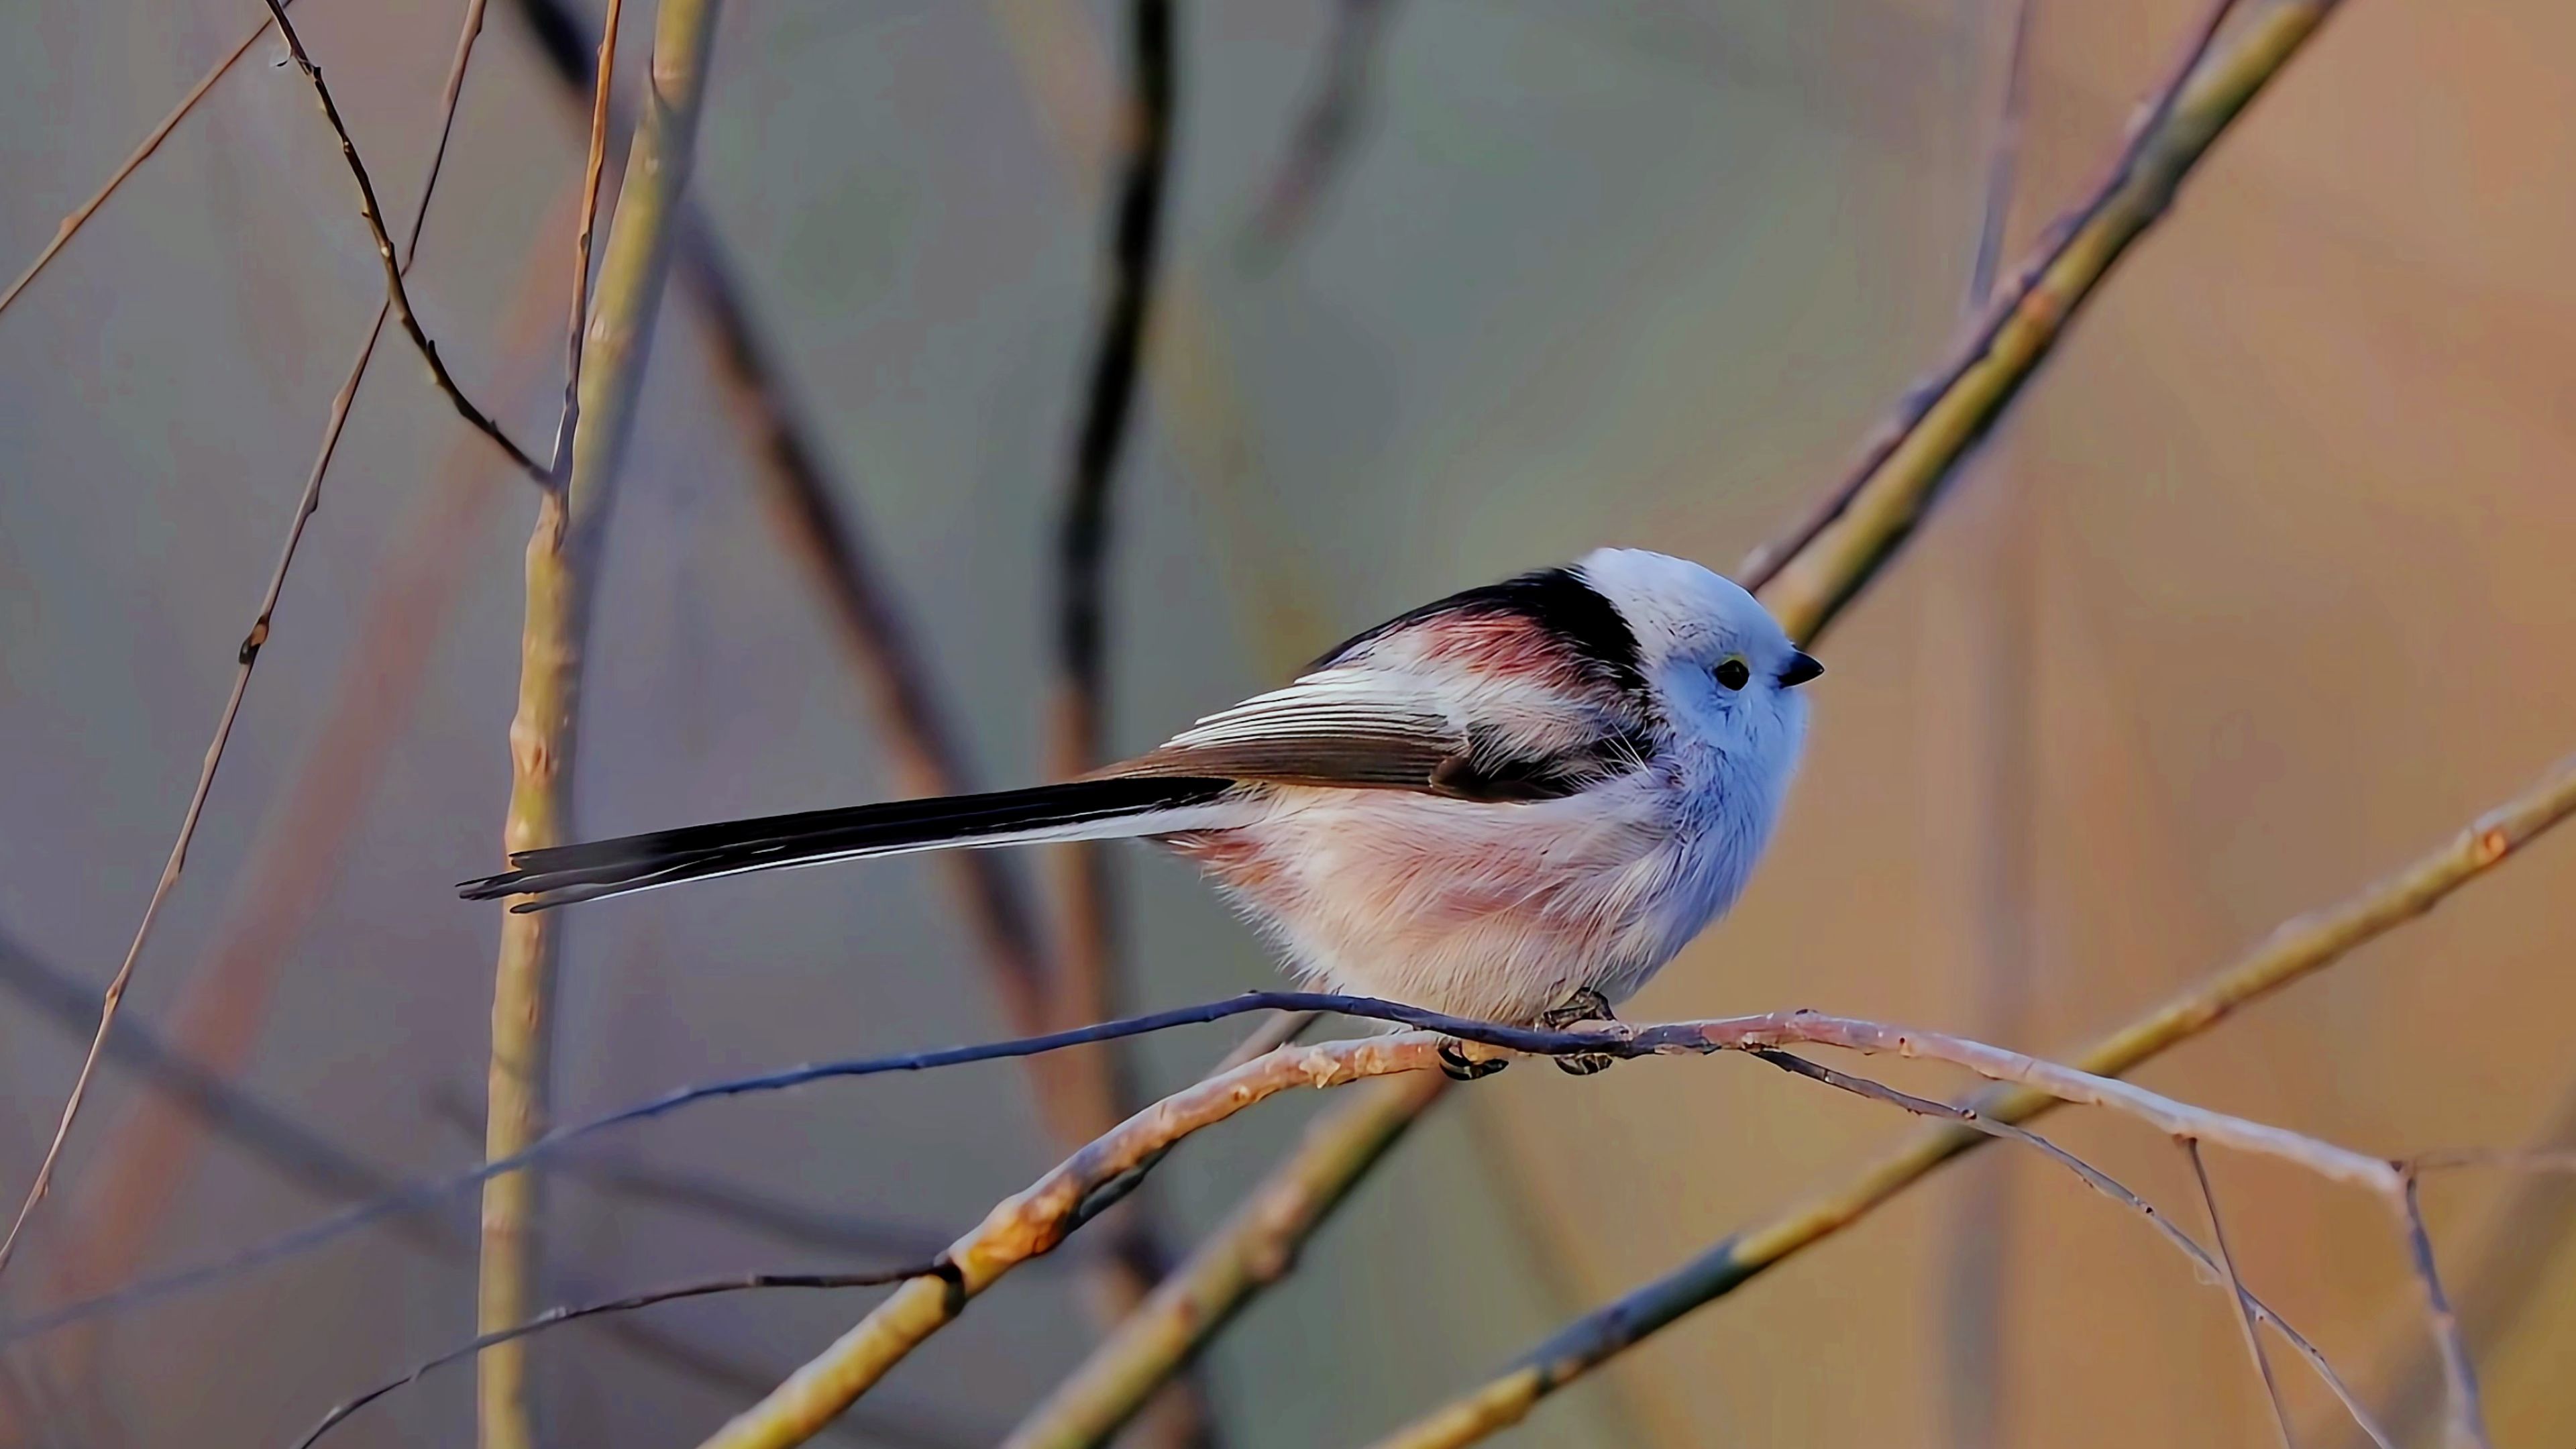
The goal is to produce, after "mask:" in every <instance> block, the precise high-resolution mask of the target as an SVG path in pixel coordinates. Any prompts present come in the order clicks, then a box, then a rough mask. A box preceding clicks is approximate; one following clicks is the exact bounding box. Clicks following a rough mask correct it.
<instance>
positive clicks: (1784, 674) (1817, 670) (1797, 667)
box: [1780, 650, 1825, 689]
mask: <svg viewBox="0 0 2576 1449" xmlns="http://www.w3.org/2000/svg"><path fill="white" fill-rule="evenodd" d="M1824 672H1825V666H1823V665H1821V664H1818V663H1817V662H1816V656H1814V655H1813V654H1809V653H1806V652H1805V651H1803V650H1801V651H1800V652H1798V653H1797V654H1794V655H1792V656H1790V659H1789V667H1788V668H1786V669H1783V670H1781V671H1780V684H1781V686H1782V687H1783V688H1786V689H1795V688H1797V687H1798V686H1799V685H1801V684H1804V683H1806V682H1807V681H1808V680H1810V679H1813V678H1815V677H1816V676H1817V675H1819V674H1822V673H1824Z"/></svg>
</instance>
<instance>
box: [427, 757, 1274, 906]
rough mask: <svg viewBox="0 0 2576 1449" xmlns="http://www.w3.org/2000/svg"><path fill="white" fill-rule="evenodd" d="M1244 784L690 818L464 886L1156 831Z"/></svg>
mask: <svg viewBox="0 0 2576 1449" xmlns="http://www.w3.org/2000/svg"><path fill="white" fill-rule="evenodd" d="M1234 788H1235V782H1234V781H1232V780H1223V779H1198V778H1180V777H1173V778H1156V777H1132V776H1131V777H1111V778H1107V779H1085V780H1071V781H1067V782H1065V783H1063V784H1060V785H1040V786H1037V787H1035V788H1033V789H1027V790H997V791H993V792H991V793H989V794H983V795H950V796H944V797H940V798H937V799H930V800H891V801H887V802H884V803H882V804H876V805H852V806H847V807H844V808H842V809H838V810H809V811H804V812H802V813H799V814H795V815H771V816H766V817H763V818H760V819H756V820H731V821H725V822H722V823H719V824H714V825H691V826H686V827H683V828H681V829H677V830H657V831H654V832H652V833H650V834H646V835H629V836H624V837H622V838H619V839H615V840H593V841H588V842H585V843H583V844H579V845H560V846H550V847H547V848H545V849H541V850H523V851H520V852H518V853H517V854H515V855H512V856H511V857H510V864H511V866H512V869H510V870H508V871H505V872H503V873H502V874H500V875H495V876H486V877H484V878H483V879H481V880H470V881H466V882H465V883H463V884H462V885H459V886H458V887H457V888H456V893H457V894H458V895H460V896H463V897H464V898H465V899H467V900H471V901H483V900H492V899H495V898H498V897H501V896H528V897H531V899H528V900H524V901H520V902H518V903H516V904H515V905H513V906H512V907H511V909H512V910H514V911H536V910H544V909H546V908H547V907H549V906H560V905H567V904H570V903H571V902H573V901H584V900H593V899H596V898H598V897H600V896H612V895H623V894H625V893H626V892H629V891H640V890H650V889H652V888H653V887H655V886H664V885H674V884H677V883H678V882H680V881H684V880H704V879H706V878H707V877H709V876H719V875H734V874H737V873H740V872H743V871H753V870H774V869H780V868H783V867H787V866H799V865H820V864H822V863H824V862H825V861H832V860H853V859H858V858H861V857H865V856H872V855H896V854H900V853H903V852H905V851H915V850H939V849H945V848H949V847H969V846H989V845H1013V844H1022V843H1028V842H1033V841H1040V840H1080V839H1099V838H1103V837H1108V836H1117V835H1150V834H1156V833H1159V832H1161V831H1164V830H1180V829H1187V828H1191V827H1192V826H1198V825H1206V824H1212V823H1214V821H1213V820H1210V819H1206V818H1203V817H1206V816H1208V815H1209V813H1210V812H1209V811H1208V810H1207V808H1206V807H1208V806H1211V805H1214V804H1215V803H1216V802H1217V800H1218V797H1220V796H1222V795H1224V794H1225V793H1226V792H1228V791H1230V790H1232V789H1234Z"/></svg>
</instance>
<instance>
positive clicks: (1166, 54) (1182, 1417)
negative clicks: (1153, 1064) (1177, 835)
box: [1041, 0, 1212, 1449]
mask: <svg viewBox="0 0 2576 1449" xmlns="http://www.w3.org/2000/svg"><path fill="white" fill-rule="evenodd" d="M1174 8H1175V7H1174V5H1173V3H1172V0H1128V4H1127V6H1126V38H1127V57H1126V69H1127V95H1126V98H1125V100H1126V105H1125V111H1124V114H1123V116H1122V117H1121V119H1122V122H1123V124H1122V125H1121V126H1120V128H1119V138H1120V139H1119V148H1118V156H1117V158H1116V167H1117V172H1118V184H1117V189H1116V192H1115V195H1114V201H1113V204H1112V206H1111V209H1110V220H1109V227H1108V235H1107V237H1106V242H1107V248H1106V250H1107V258H1106V260H1107V263H1108V265H1107V268H1106V271H1107V289H1106V295H1105V296H1104V297H1103V298H1102V301H1101V305H1100V312H1099V318H1098V324H1097V330H1096V332H1095V333H1094V335H1093V339H1092V350H1091V357H1090V364H1089V368H1088V370H1087V377H1086V381H1085V385H1084V392H1083V400H1082V409H1081V414H1080V419H1079V423H1078V425H1077V428H1076V431H1075V434H1074V439H1073V453H1072V457H1071V459H1070V466H1069V467H1068V469H1067V475H1066V479H1065V494H1064V512H1063V517H1062V522H1061V525H1060V531H1059V533H1058V538H1057V548H1058V557H1057V565H1056V566H1057V597H1056V617H1055V625H1056V630H1057V638H1056V659H1055V668H1056V678H1055V688H1054V694H1053V698H1052V700H1051V702H1050V703H1051V709H1050V711H1049V719H1048V728H1047V753H1048V764H1049V767H1050V771H1051V773H1053V774H1055V775H1057V776H1059V777H1064V778H1071V777H1072V776H1075V775H1079V774H1081V773H1083V772H1084V771H1086V770H1088V769H1090V768H1091V767H1092V766H1094V765H1096V764H1099V763H1100V762H1101V760H1102V759H1103V758H1104V756H1105V753H1106V751H1105V749H1104V746H1103V736H1104V734H1105V732H1106V728H1107V726H1106V716H1107V710H1108V684H1107V657H1108V650H1107V645H1106V638H1107V632H1108V624H1107V616H1108V590H1109V545H1110V514H1111V506H1110V505H1111V499H1112V493H1113V490H1114V488H1115V485H1116V483H1117V479H1118V467H1119V462H1120V459H1121V458H1122V457H1123V456H1124V455H1125V454H1126V453H1127V452H1128V447H1127V438H1128V434H1129V432H1130V431H1131V429H1130V427H1129V422H1130V419H1131V418H1132V417H1133V416H1134V414H1135V411H1136V391H1137V384H1138V381H1139V379H1140V377H1141V375H1142V372H1143V358H1144V353H1145V339H1146V326H1147V323H1148V321H1149V320H1150V313H1151V311H1152V308H1153V301H1154V291H1155V282H1156V263H1157V261H1158V259H1159V256H1160V253H1161V251H1162V249H1163V231H1164V221H1163V217H1164V212H1165V209H1166V208H1165V201H1164V198H1165V194H1166V192H1167V191H1168V189H1169V172H1170V169H1171V150H1172V127H1173V112H1174V101H1175V91H1176V89H1177V87H1176V82H1175V70H1176V66H1177V59H1176V55H1175V50H1176V46H1177V42H1176V40H1175V38H1174V35H1173V27H1174V23H1175V21H1174V14H1173V12H1174ZM1051 854H1052V856H1053V861H1054V864H1055V865H1056V866H1057V900H1058V908H1059V911H1060V913H1061V915H1060V922H1059V930H1058V932H1057V936H1056V940H1057V949H1056V953H1055V974H1054V978H1053V980H1052V981H1051V983H1050V985H1049V990H1048V993H1047V1007H1048V1020H1049V1022H1050V1023H1051V1024H1053V1025H1056V1026H1067V1025H1073V1024H1077V1023H1080V1022H1086V1021H1098V1020H1101V1019H1102V1018H1104V1017H1107V1016H1108V1015H1110V1014H1111V1012H1112V1011H1114V1010H1115V1009H1116V997H1117V992H1116V988H1115V977H1116V974H1117V959H1116V958H1117V953H1118V934H1119V933H1118V925H1117V920H1116V883H1115V881H1114V880H1113V878H1112V876H1111V869H1110V858H1109V855H1108V852H1107V851H1106V850H1105V849H1104V848H1103V847H1102V846H1100V845H1098V844H1092V843H1076V844H1068V845H1061V846H1058V847H1056V849H1055V850H1054V851H1053V852H1051ZM1123 1066H1124V1064H1123V1063H1122V1061H1121V1060H1120V1057H1119V1055H1118V1053H1117V1052H1116V1051H1115V1050H1113V1049H1112V1048H1110V1047H1108V1046H1105V1045H1104V1046H1098V1047H1092V1048H1088V1049H1085V1050H1081V1051H1076V1052H1071V1053H1068V1054H1066V1055H1065V1056H1064V1058H1063V1059H1062V1060H1061V1061H1060V1062H1059V1063H1058V1064H1057V1065H1056V1069H1055V1070H1056V1075H1057V1077H1058V1080H1059V1081H1060V1083H1061V1086H1062V1089H1061V1090H1058V1091H1050V1092H1046V1093H1045V1094H1044V1097H1045V1100H1044V1103H1043V1105H1042V1108H1041V1110H1042V1111H1043V1112H1044V1113H1045V1115H1046V1116H1047V1118H1048V1119H1049V1122H1050V1125H1051V1126H1052V1127H1053V1128H1054V1129H1055V1135H1056V1137H1057V1138H1058V1140H1059V1141H1062V1142H1064V1143H1065V1144H1066V1145H1067V1146H1071V1145H1073V1144H1077V1143H1081V1142H1085V1141H1088V1140H1091V1139H1092V1138H1095V1137H1097V1136H1098V1135H1099V1134H1101V1133H1102V1132H1105V1131H1107V1130H1108V1129H1109V1128H1110V1126H1112V1125H1113V1124H1115V1123H1116V1122H1117V1121H1118V1119H1119V1118H1121V1117H1122V1116H1124V1115H1126V1113H1127V1112H1128V1111H1130V1110H1131V1109H1132V1108H1133V1106H1134V1092H1133V1090H1132V1089H1131V1087H1130V1085H1129V1083H1128V1082H1127V1081H1126V1076H1125V1072H1124V1070H1123ZM1109 1237H1110V1248H1109V1251H1108V1252H1107V1253H1105V1254H1103V1255H1102V1257H1101V1259H1100V1261H1099V1263H1098V1265H1097V1267H1096V1269H1095V1277H1094V1279H1093V1282H1092V1285H1091V1286H1092V1297H1093V1300H1094V1302H1093V1310H1094V1313H1095V1315H1096V1316H1097V1317H1098V1318H1100V1319H1101V1321H1102V1323H1103V1325H1104V1326H1114V1325H1116V1324H1117V1323H1118V1322H1119V1321H1120V1320H1121V1319H1123V1318H1125V1317H1126V1316H1127V1315H1128V1314H1129V1313H1130V1312H1132V1311H1133V1310H1134V1309H1135V1308H1136V1307H1137V1305H1138V1304H1139V1303H1141V1302H1142V1301H1143V1300H1144V1298H1145V1295H1146V1294H1147V1293H1149V1292H1150V1291H1152V1289H1153V1287H1154V1284H1155V1282H1156V1280H1158V1279H1159V1278H1161V1276H1162V1274H1163V1270H1164V1267H1165V1265H1166V1263H1167V1261H1168V1259H1167V1256H1166V1254H1165V1253H1164V1251H1163V1247H1162V1244H1161V1242H1160V1234H1159V1233H1158V1232H1157V1231H1156V1229H1155V1226H1154V1224H1153V1222H1152V1221H1151V1219H1150V1218H1149V1217H1148V1216H1147V1215H1146V1213H1145V1210H1144V1206H1143V1204H1130V1205H1128V1207H1127V1208H1126V1209H1125V1211H1123V1212H1122V1213H1120V1214H1119V1215H1118V1217H1117V1219H1116V1220H1115V1223H1114V1227H1113V1229H1112V1231H1111V1232H1110V1234H1109ZM1150 1437H1151V1439H1152V1442H1154V1443H1156V1444H1160V1445H1165V1446H1173V1449H1181V1446H1190V1445H1205V1444H1208V1443H1211V1442H1212V1430H1211V1428H1210V1425H1209V1422H1208V1415H1207V1408H1206V1405H1205V1404H1204V1403H1203V1402H1201V1400H1200V1397H1199V1394H1198V1392H1197V1389H1196V1387H1195V1386H1194V1385H1191V1384H1188V1383H1186V1382H1184V1383H1181V1384H1178V1385H1176V1386H1174V1388H1173V1389H1172V1390H1171V1391H1170V1392H1169V1393H1167V1394H1166V1395H1165V1397H1164V1399H1163V1402H1162V1405H1161V1407H1160V1409H1159V1411H1158V1412H1157V1414H1156V1416H1155V1421H1154V1424H1153V1426H1152V1433H1151V1436H1150Z"/></svg>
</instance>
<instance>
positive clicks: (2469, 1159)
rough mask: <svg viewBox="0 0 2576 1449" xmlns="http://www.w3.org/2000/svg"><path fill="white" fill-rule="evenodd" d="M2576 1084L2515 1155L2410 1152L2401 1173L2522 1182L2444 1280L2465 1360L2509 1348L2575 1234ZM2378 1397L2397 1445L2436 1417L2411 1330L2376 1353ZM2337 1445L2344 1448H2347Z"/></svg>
mask: <svg viewBox="0 0 2576 1449" xmlns="http://www.w3.org/2000/svg"><path fill="white" fill-rule="evenodd" d="M2571 1144H2576V1083H2571V1084H2570V1085H2569V1087H2567V1088H2566V1089H2564V1090H2562V1091H2561V1093H2560V1094H2559V1099H2558V1102H2557V1103H2556V1105H2555V1106H2554V1107H2553V1108H2552V1109H2551V1111H2550V1114H2549V1120H2548V1121H2547V1122H2546V1123H2545V1124H2544V1125H2543V1126H2542V1127H2541V1129H2540V1130H2539V1132H2537V1133H2536V1134H2534V1136H2533V1137H2532V1139H2531V1145H2530V1146H2529V1147H2526V1148H2522V1149H2511V1148H2507V1149H2502V1150H2494V1151H2489V1150H2478V1149H2465V1150H2447V1151H2441V1152H2432V1153H2420V1154H2418V1155H2416V1156H2415V1157H2413V1158H2410V1159H2408V1161H2407V1165H2408V1166H2409V1167H2412V1168H2414V1169H2415V1170H2416V1171H2417V1172H2418V1173H2419V1174H2421V1173H2426V1172H2433V1171H2438V1170H2456V1169H2471V1168H2484V1167H2494V1168H2500V1169H2504V1170H2507V1171H2513V1170H2521V1171H2524V1172H2526V1173H2528V1174H2530V1175H2529V1176H2528V1177H2526V1178H2525V1179H2524V1180H2523V1181H2520V1182H2517V1183H2515V1184H2514V1187H2513V1190H2512V1191H2511V1192H2510V1193H2508V1194H2507V1195H2506V1197H2505V1199H2504V1201H2503V1202H2502V1203H2501V1204H2499V1205H2498V1206H2497V1207H2496V1209H2495V1210H2494V1211H2493V1212H2492V1213H2490V1214H2488V1215H2487V1217H2486V1220H2485V1222H2484V1224H2483V1225H2482V1227H2481V1228H2480V1230H2479V1233H2478V1242H2477V1244H2476V1245H2475V1246H2474V1247H2473V1248H2472V1249H2471V1250H2470V1251H2469V1253H2468V1255H2467V1256H2468V1259H2469V1266H2468V1270H2467V1271H2466V1272H2465V1273H2461V1274H2455V1275H2453V1280H2454V1281H2455V1282H2456V1283H2457V1284H2458V1287H2457V1290H2456V1293H2455V1295H2454V1298H2455V1302H2456V1305H2457V1307H2456V1310H2455V1311H2456V1312H2457V1313H2458V1315H2459V1319H2460V1331H2461V1332H2462V1333H2463V1334H2465V1335H2466V1336H2467V1338H2468V1343H2469V1348H2470V1351H2471V1352H2472V1353H2474V1354H2478V1355H2484V1354H2487V1353H2489V1352H2491V1351H2493V1350H2494V1349H2496V1348H2497V1347H2499V1346H2501V1345H2503V1344H2506V1343H2510V1342H2512V1341H2513V1340H2514V1337H2515V1336H2516V1335H2517V1334H2519V1333H2520V1332H2521V1331H2522V1329H2523V1327H2524V1325H2525V1324H2526V1323H2527V1322H2528V1321H2529V1315H2530V1313H2531V1310H2532V1308H2533V1307H2535V1306H2536V1305H2540V1304H2546V1303H2548V1302H2549V1301H2550V1298H2549V1292H2548V1290H2549V1285H2550V1284H2551V1282H2552V1281H2553V1279H2554V1272H2553V1269H2554V1266H2555V1262H2556V1260H2557V1258H2558V1256H2559V1255H2560V1254H2561V1253H2563V1252H2564V1251H2565V1249H2566V1246H2567V1242H2568V1239H2569V1236H2570V1234H2571V1232H2576V1147H2571ZM2377 1361H2378V1363H2379V1364H2380V1366H2381V1367H2380V1370H2379V1372H2378V1373H2377V1374H2376V1375H2375V1377H2376V1378H2377V1379H2378V1380H2379V1381H2380V1383H2381V1384H2382V1385H2383V1387H2382V1389H2381V1398H2382V1399H2383V1401H2384V1402H2386V1403H2387V1404H2388V1406H2389V1408H2388V1420H2389V1423H2390V1424H2391V1425H2392V1426H2393V1427H2394V1428H2395V1429H2396V1431H2397V1433H2398V1434H2399V1436H2401V1437H2406V1438H2412V1437H2413V1435H2414V1432H2415V1430H2416V1429H2417V1428H2418V1427H2419V1426H2420V1425H2422V1424H2423V1423H2424V1421H2425V1420H2427V1419H2429V1418H2431V1417H2433V1416H2434V1415H2435V1414H2436V1413H2438V1412H2440V1410H2441V1406H2442V1401H2443V1397H2444V1393H2443V1382H2442V1367H2441V1355H2440V1353H2439V1352H2438V1351H2437V1350H2436V1349H2435V1346H2433V1345H2430V1344H2427V1343H2426V1342H2425V1341H2424V1334H2423V1330H2422V1329H2421V1328H2420V1327H2418V1326H2417V1325H2416V1324H2414V1323H2413V1322H2409V1323H2408V1324H2407V1325H2406V1331H2405V1333H2404V1335H2403V1336H2402V1337H2401V1338H2399V1339H2396V1340H2394V1341H2392V1342H2390V1343H2388V1344H2384V1345H2382V1347H2381V1350H2380V1352H2379V1353H2378V1355H2377ZM2345 1442H2347V1443H2348V1442H2349V1441H2348V1440H2347V1441H2345Z"/></svg>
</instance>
